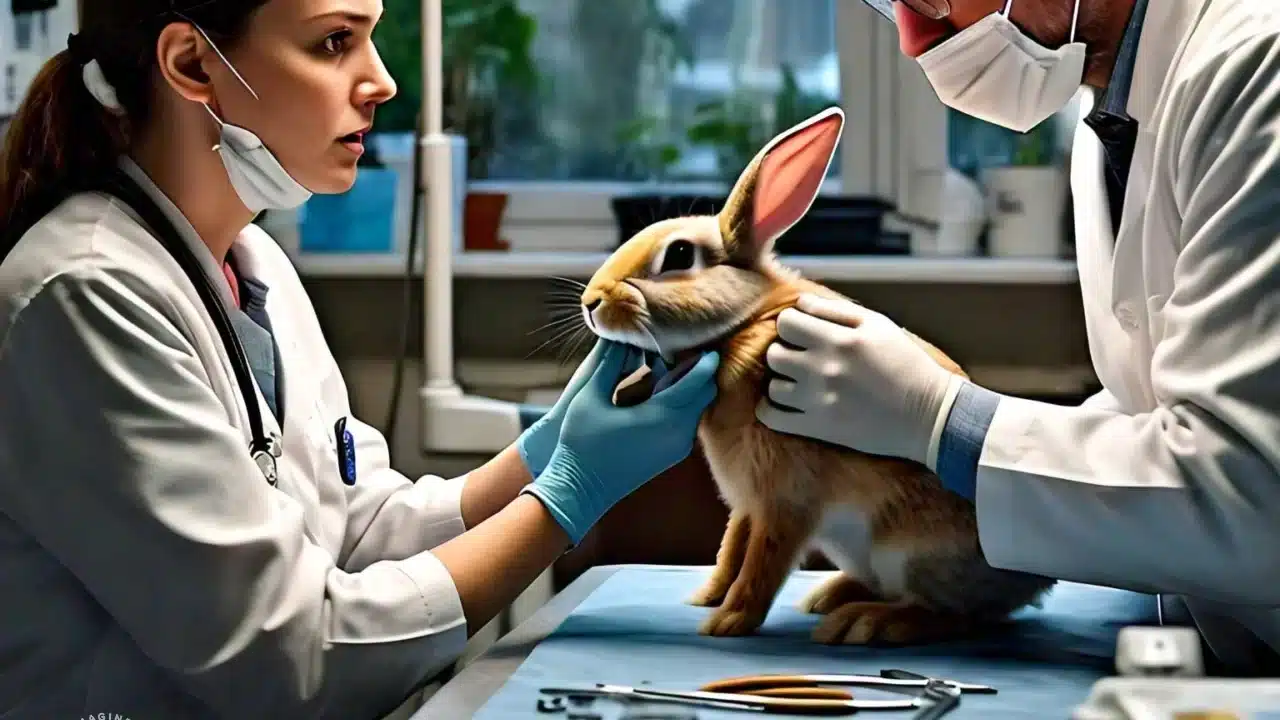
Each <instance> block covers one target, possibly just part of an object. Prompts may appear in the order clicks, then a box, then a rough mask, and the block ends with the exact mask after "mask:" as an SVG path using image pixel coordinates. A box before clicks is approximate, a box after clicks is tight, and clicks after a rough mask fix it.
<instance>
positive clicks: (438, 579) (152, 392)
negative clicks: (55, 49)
mask: <svg viewBox="0 0 1280 720" xmlns="http://www.w3.org/2000/svg"><path fill="white" fill-rule="evenodd" d="M126 167H127V169H129V170H130V172H132V173H133V174H134V176H135V177H137V178H138V179H139V180H140V181H142V182H143V184H144V187H145V188H146V189H147V190H148V191H149V192H152V194H153V195H156V196H157V197H159V198H160V200H161V202H162V205H163V207H164V209H165V210H166V211H167V212H169V214H170V216H171V217H172V218H174V221H175V223H176V224H178V226H179V228H180V230H182V231H183V233H184V235H185V237H186V240H187V242H188V243H189V244H190V245H191V247H192V248H193V249H194V250H196V251H197V253H198V255H199V256H200V257H201V258H202V259H203V260H204V261H205V263H204V264H205V266H206V271H207V272H208V273H209V275H210V277H212V278H213V279H214V280H215V284H216V285H217V286H218V287H220V288H223V293H222V298H223V300H224V302H226V303H228V306H231V304H232V298H231V295H230V290H229V288H228V286H227V283H226V281H225V279H224V278H223V276H222V274H221V272H220V271H219V268H218V267H217V266H216V264H215V262H214V260H213V257H212V255H211V254H210V253H209V251H208V249H207V248H206V247H205V246H204V245H203V244H202V243H201V242H200V241H199V240H198V239H197V238H196V236H195V234H194V231H193V230H192V229H191V227H190V225H189V224H188V223H187V222H186V221H185V219H183V218H182V217H181V215H179V214H178V211H177V209H176V208H175V207H174V206H173V205H172V204H171V203H169V202H168V201H167V199H164V198H163V196H159V195H158V190H156V189H155V186H154V185H152V184H151V183H150V181H149V180H147V179H146V176H145V175H143V174H141V171H140V170H139V169H137V166H136V165H132V164H127V165H126ZM233 252H234V253H235V255H236V258H237V260H238V261H239V267H240V272H241V273H242V274H243V275H246V276H251V277H257V278H259V279H261V280H262V281H263V282H264V283H266V284H267V285H268V286H269V288H270V291H269V294H268V297H267V312H268V313H269V315H270V317H271V319H272V323H273V325H274V329H275V332H276V336H277V338H278V342H279V344H280V354H281V358H282V363H281V364H282V366H283V370H282V372H283V375H284V384H285V389H284V402H285V408H284V412H285V416H284V417H285V427H284V431H283V444H284V451H283V456H282V457H281V458H280V464H279V467H280V481H279V486H278V488H273V487H271V486H270V485H268V484H267V482H266V481H265V480H264V478H263V475H262V474H261V473H260V472H259V470H258V468H257V467H256V466H255V465H254V463H253V461H252V460H251V459H250V457H249V454H248V451H247V447H248V445H247V443H248V439H249V431H248V420H247V415H246V414H245V412H244V410H243V407H244V406H243V405H242V404H241V398H240V395H239V393H238V392H237V385H236V382H235V380H234V375H233V373H232V370H231V365H230V362H229V360H228V355H227V353H226V351H225V349H224V348H223V345H222V343H221V341H220V339H219V335H218V334H217V331H216V326H215V325H214V324H213V322H212V320H211V317H210V315H209V314H208V312H207V311H206V309H205V307H204V305H202V304H201V302H200V299H199V296H197V295H196V292H195V289H194V286H193V284H192V283H191V282H190V280H188V278H187V277H186V276H185V275H184V274H183V273H182V271H181V270H180V269H179V266H178V265H177V264H176V262H175V261H174V260H173V259H172V258H171V257H170V256H169V255H168V254H167V253H166V252H165V250H164V249H163V248H162V247H161V245H160V244H159V243H158V242H157V241H156V240H155V239H154V238H153V237H152V236H151V235H150V234H149V233H148V232H147V231H145V230H144V229H143V228H142V226H141V225H140V224H139V222H138V220H137V219H136V216H134V215H133V214H132V213H131V211H130V210H127V209H126V208H125V207H124V206H123V205H122V204H121V203H120V202H119V201H116V200H111V199H107V198H106V197H104V196H101V195H93V194H85V195H80V196H77V197H74V198H72V199H70V200H68V201H66V202H65V203H63V204H62V205H61V206H60V207H58V208H57V209H56V210H55V211H53V212H52V213H51V214H50V215H48V216H47V217H45V218H44V219H43V220H42V221H41V222H40V223H39V224H38V225H36V226H35V227H34V228H33V229H32V230H30V231H29V232H28V233H27V234H26V235H25V236H24V238H23V239H22V241H21V242H20V243H19V245H18V247H17V248H16V249H15V250H14V251H13V252H12V253H11V255H10V256H9V257H8V259H7V260H6V261H5V262H4V264H3V265H0V427H2V428H4V432H2V433H0V617H3V618H4V620H3V622H0V658H4V661H3V663H0V665H2V666H3V672H0V717H2V718H5V720H10V719H11V718H39V719H48V718H79V717H98V715H97V713H105V714H106V716H107V717H123V718H132V719H133V720H147V719H150V718H213V717H219V718H295V717H298V718H301V717H306V718H319V717H333V718H344V719H347V718H353V719H354V718H370V717H378V716H380V715H382V714H385V713H386V712H389V711H390V710H392V709H394V707H395V706H396V705H397V704H399V702H400V701H401V700H402V699H404V698H406V697H408V696H409V695H410V694H412V692H414V691H415V689H416V687H417V686H418V685H419V684H420V683H422V682H423V681H424V680H425V679H427V678H428V677H429V676H431V675H433V674H434V673H436V672H437V671H439V670H441V669H443V668H444V667H446V666H447V665H448V664H449V663H451V662H452V661H453V660H454V659H456V658H457V657H458V656H459V654H460V653H461V651H462V650H463V648H464V645H465V643H466V629H465V628H466V622H465V620H464V617H463V612H462V606H461V603H460V600H459V598H458V594H457V590H456V589H455V587H454V585H453V581H452V579H451V578H450V576H449V574H448V573H447V572H446V571H445V568H444V566H443V565H441V563H440V562H439V560H437V559H436V557H435V556H434V555H432V554H431V553H430V552H429V550H430V549H431V548H433V547H435V546H437V545H438V544H440V543H442V542H444V541H446V540H448V539H450V538H452V537H454V536H456V535H458V534H459V533H461V532H462V531H463V530H464V527H463V522H462V517H461V511H460V506H459V502H460V491H461V488H462V485H463V482H464V479H462V478H458V479H452V480H444V479H441V478H437V477H425V478H422V479H420V480H418V481H417V482H410V481H409V480H408V479H406V478H405V477H404V476H403V475H401V474H399V473H398V472H396V471H395V470H393V469H391V467H390V466H389V465H388V451H387V445H386V443H385V442H384V440H383V438H382V437H381V436H380V435H379V433H378V432H377V431H375V430H374V429H373V428H371V427H369V426H367V425H364V424H362V423H360V422H359V421H356V420H355V419H351V420H350V421H349V422H348V425H347V427H348V429H350V430H351V432H352V433H353V434H354V436H355V440H356V444H357V448H358V450H357V462H358V466H359V474H358V479H357V482H356V483H355V485H354V486H353V487H348V486H347V485H345V484H344V483H343V482H342V480H341V479H340V476H339V474H338V470H337V457H336V443H335V438H334V423H335V422H336V421H337V419H338V418H339V417H342V416H349V415H350V414H351V410H350V408H349V406H348V401H347V390H346V387H345V385H344V383H343V378H342V374H341V373H340V372H339V370H338V367H337V365H336V364H335V362H334V358H333V356H332V355H331V354H330V351H329V349H328V347H327V346H326V343H325V340H324V338H323V336H322V334H321V330H320V326H319V324H318V323H317V320H316V316H315V312H314V310H313V308H312V306H311V303H310V302H309V300H308V298H307V295H306V294H305V292H304V291H303V287H302V285H301V283H300V282H299V279H298V276H297V274H296V273H295V272H294V270H293V268H292V267H291V265H290V263H289V261H288V259H287V257H286V256H285V254H284V253H283V252H282V251H281V250H280V249H279V248H278V247H277V246H276V244H275V243H274V242H273V241H272V239H271V238H270V237H269V236H268V235H266V233H264V232H263V231H262V230H261V229H259V228H258V227H256V226H250V227H248V228H246V229H245V230H244V232H243V233H242V234H241V235H240V237H239V239H238V241H237V242H236V245H235V247H234V248H233ZM253 401H254V402H258V403H259V405H260V406H261V407H262V415H263V420H264V422H265V423H266V425H267V429H268V431H273V430H275V431H278V430H279V426H278V425H277V423H276V420H275V417H274V416H273V415H272V413H271V411H270V409H269V408H268V406H267V405H266V404H265V403H264V402H263V400H262V396H261V395H260V394H259V395H258V396H257V397H255V398H253Z"/></svg>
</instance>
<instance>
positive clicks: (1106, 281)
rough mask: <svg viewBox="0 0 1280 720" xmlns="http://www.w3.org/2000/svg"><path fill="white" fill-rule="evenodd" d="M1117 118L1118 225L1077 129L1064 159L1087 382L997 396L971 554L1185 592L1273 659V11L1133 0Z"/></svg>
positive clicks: (1230, 645) (1277, 147)
mask: <svg viewBox="0 0 1280 720" xmlns="http://www.w3.org/2000/svg"><path fill="white" fill-rule="evenodd" d="M1090 105H1091V102H1089V103H1086V107H1085V108H1084V110H1085V112H1086V113H1087V111H1088V109H1089V106H1090ZM1128 111H1129V113H1130V115H1132V116H1133V117H1134V118H1135V119H1137V120H1138V122H1139V123H1140V127H1141V132H1140V137H1139V139H1138V142H1137V147H1136V152H1135V155H1134V160H1133V168H1132V174H1131V176H1130V180H1129V184H1128V189H1127V194H1126V197H1125V205H1124V216H1123V219H1122V225H1121V227H1120V229H1119V232H1118V234H1117V233H1113V230H1112V228H1111V220H1110V214H1109V212H1108V210H1107V207H1108V205H1107V198H1106V190H1105V185H1104V182H1103V176H1102V169H1103V155H1102V152H1101V146H1100V144H1099V142H1098V138H1097V136H1096V135H1095V134H1094V132H1093V131H1092V130H1091V129H1090V128H1089V127H1088V126H1086V125H1084V124H1083V123H1082V124H1081V125H1080V126H1079V128H1078V130H1077V134H1076V138H1075V143H1074V150H1073V153H1072V175H1073V177H1072V191H1073V197H1074V201H1075V223H1076V233H1077V237H1076V243H1077V255H1078V264H1079V270H1080V285H1081V290H1082V293H1083V296H1084V312H1085V319H1086V328H1087V331H1088V339H1089V348H1090V351H1091V354H1092V356H1093V361H1094V367H1095V369H1096V372H1097V374H1098V377H1099V378H1100V379H1101V381H1102V384H1103V385H1104V386H1105V390H1104V391H1103V392H1102V393H1100V394H1099V395H1098V396H1097V397H1094V398H1092V399H1091V400H1090V401H1089V402H1087V403H1085V405H1084V407H1081V408H1058V407H1053V406H1047V405H1042V404H1039V403H1035V402H1029V401H1024V400H1014V399H1009V400H1004V401H1002V402H1001V404H1000V407H999V409H998V410H997V412H996V414H995V418H994V420H993V422H992V424H991V427H990V431H989V434H988V436H987V440H986V443H985V445H984V448H983V451H982V454H981V457H980V461H979V472H978V481H977V507H978V513H979V527H980V535H981V541H982V547H983V549H984V551H985V553H986V556H987V557H988V558H989V560H990V561H991V562H992V563H994V564H995V565H997V566H999V567H1003V568H1009V569H1017V570H1026V571H1033V572H1037V573H1043V574H1046V575H1050V576H1054V577H1059V578H1063V579H1069V580H1075V581H1081V582H1086V583H1097V584H1101V585H1108V586H1116V587H1122V588H1131V589H1135V590H1139V591H1148V592H1164V593H1170V594H1173V595H1175V596H1178V595H1180V596H1183V598H1184V599H1185V600H1186V603H1187V606H1188V608H1189V609H1190V611H1191V612H1192V614H1193V615H1194V617H1195V620H1196V621H1197V624H1199V626H1200V628H1201V630H1202V632H1203V633H1204V635H1205V636H1206V639H1207V641H1208V643H1209V644H1210V645H1211V646H1212V647H1213V649H1214V650H1215V651H1217V652H1219V653H1221V654H1222V655H1223V656H1224V660H1225V661H1226V662H1228V663H1234V664H1238V665H1241V666H1243V665H1247V664H1248V662H1249V659H1248V658H1247V657H1245V655H1244V652H1245V647H1246V643H1245V641H1248V640H1251V638H1250V637H1249V636H1250V635H1253V636H1254V637H1256V639H1257V640H1261V641H1263V642H1264V643H1266V644H1268V645H1270V647H1271V648H1274V649H1276V650H1280V609H1278V608H1280V6H1278V5H1276V4H1275V3H1271V2H1258V0H1152V2H1150V4H1149V7H1148V10H1147V17H1146V22H1145V25H1144V29H1143V31H1142V37H1141V42H1140V45H1139V50H1138V57H1137V64H1136V68H1135V74H1134V79H1133V86H1132V93H1131V96H1130V100H1129V105H1128Z"/></svg>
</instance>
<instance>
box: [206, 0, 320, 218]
mask: <svg viewBox="0 0 1280 720" xmlns="http://www.w3.org/2000/svg"><path fill="white" fill-rule="evenodd" d="M196 30H199V31H200V34H201V35H204V39H205V41H206V42H208V43H209V47H211V48H213V51H214V52H215V53H217V54H218V58H219V59H221V60H222V62H223V63H225V64H226V66H227V68H228V69H229V70H231V74H232V75H235V76H236V79H237V80H239V81H240V84H241V85H244V87H245V89H246V90H248V91H249V94H250V95H252V96H253V99H254V100H257V99H258V94H257V93H256V92H254V91H253V88H251V87H249V83H248V82H245V79H244V78H243V77H241V76H240V73H239V72H237V71H236V69H235V67H234V66H233V65H232V64H231V62H230V61H229V60H227V57H226V56H225V55H223V54H222V51H221V50H219V49H218V46H217V45H215V44H214V42H213V40H211V39H210V38H209V36H208V35H207V34H206V33H205V31H204V30H202V29H201V28H200V27H199V26H198V25H197V26H196ZM204 109H205V110H206V111H208V113H209V117H211V118H213V121H214V122H215V123H217V124H218V133H219V137H218V144H217V145H215V146H214V148H213V149H214V150H215V151H217V153H218V156H219V157H221V158H222V165H223V167H225V168H226V169H227V175H228V176H230V178H231V186H232V187H234V188H235V190H236V194H237V195H239V196H240V201H241V202H243V203H244V205H245V207H247V208H248V209H249V211H250V212H253V213H259V212H262V211H263V210H292V209H294V208H296V207H298V206H300V205H302V204H303V203H305V202H306V201H307V200H309V199H310V198H311V191H310V190H307V189H306V188H305V187H303V186H302V184H301V183H299V182H298V181H297V180H294V179H293V176H292V175H290V174H289V173H288V171H286V170H285V169H284V166H282V165H281V164H280V161H279V160H277V159H276V156H275V155H273V154H272V153H271V151H270V150H269V149H267V146H266V145H265V144H263V142H262V140H261V139H260V138H259V137H258V136H257V135H255V134H253V133H252V132H250V131H249V130H246V129H245V128H242V127H239V126H238V125H232V124H231V123H229V122H226V121H224V120H223V119H222V118H220V117H218V115H217V114H216V113H214V112H213V108H211V107H209V105H208V104H205V106H204Z"/></svg>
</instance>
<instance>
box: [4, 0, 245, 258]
mask: <svg viewBox="0 0 1280 720" xmlns="http://www.w3.org/2000/svg"><path fill="white" fill-rule="evenodd" d="M268 1H269V0H91V1H88V2H86V0H80V2H79V8H78V10H79V17H80V29H79V32H77V33H76V34H75V35H74V36H73V37H72V38H71V39H70V42H69V43H68V45H69V47H68V49H67V50H64V51H62V52H59V53H58V54H56V55H54V56H53V57H52V58H50V59H49V60H48V61H47V62H46V63H45V64H44V67H42V68H41V69H40V71H39V72H38V73H37V74H36V77H35V79H34V80H33V81H32V83H31V87H30V89H28V91H27V94H26V97H24V98H23V101H22V104H21V106H20V107H19V108H18V111H17V113H15V114H14V116H13V119H12V121H11V122H10V123H9V128H8V132H7V133H6V136H5V139H4V145H3V148H0V257H3V256H4V254H6V253H8V251H9V250H10V249H11V248H12V245H13V244H14V243H16V242H17V241H18V239H19V238H20V237H21V236H22V235H23V233H25V232H26V231H27V230H28V229H29V228H30V227H31V226H32V225H34V224H35V223H36V222H37V221H38V220H39V219H40V218H41V217H43V216H44V215H46V214H47V213H49V212H50V211H51V210H53V209H54V208H55V207H57V206H58V204H59V203H61V202H62V201H63V200H65V199H66V198H67V197H69V196H70V195H72V194H74V193H76V192H78V191H80V190H83V189H86V188H89V187H91V186H92V184H93V183H94V181H95V180H96V179H97V178H99V177H101V176H102V175H103V174H105V173H109V172H112V171H113V170H114V168H115V165H116V159H117V158H118V157H119V156H120V155H121V154H122V153H125V152H127V151H128V149H129V142H130V135H131V131H132V130H133V129H140V128H145V127H147V123H148V121H149V120H150V116H151V109H152V108H151V102H152V97H153V90H154V88H155V83H156V79H157V78H158V77H159V76H158V73H157V65H156V42H157V40H158V39H159V37H160V31H161V30H163V29H164V28H165V27H166V26H167V25H169V24H170V23H173V22H191V23H194V24H196V25H199V26H200V29H202V30H204V31H205V33H206V34H208V36H209V37H210V38H211V39H212V40H213V41H214V42H216V43H218V46H219V48H220V49H222V50H224V51H226V50H228V49H229V48H231V47H234V45H235V43H236V41H237V40H238V39H239V38H240V36H241V35H243V33H244V31H245V29H246V28H247V27H248V24H249V20H250V18H251V17H252V16H253V14H254V12H255V11H256V10H257V9H258V8H259V7H261V6H262V5H265V4H266V3H267V2H268ZM90 60H94V61H97V63H98V65H99V66H100V67H101V69H102V75H103V77H105V78H106V80H107V82H108V83H110V84H111V86H112V88H114V90H115V93H116V97H117V99H118V100H119V102H120V105H121V106H123V108H124V113H123V115H121V116H117V115H115V114H113V113H111V112H109V111H108V110H107V109H106V108H104V107H103V106H102V105H101V104H100V103H99V102H98V101H97V100H96V99H94V97H93V95H91V94H90V93H89V90H88V88H87V87H86V86H85V84H84V79H83V72H84V66H85V64H86V63H88V62H89V61H90Z"/></svg>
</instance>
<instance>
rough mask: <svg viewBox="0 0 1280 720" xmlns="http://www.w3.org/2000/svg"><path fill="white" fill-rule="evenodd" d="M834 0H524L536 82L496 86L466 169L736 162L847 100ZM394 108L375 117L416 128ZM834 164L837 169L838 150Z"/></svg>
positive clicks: (706, 170) (397, 64)
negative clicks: (481, 144)
mask: <svg viewBox="0 0 1280 720" xmlns="http://www.w3.org/2000/svg"><path fill="white" fill-rule="evenodd" d="M838 1H839V0H517V5H518V9H519V11H520V12H523V13H524V14H526V16H527V17H528V18H529V19H530V20H532V21H533V24H534V26H535V28H536V29H535V32H534V34H533V38H532V43H531V47H530V52H529V59H530V61H531V66H532V69H533V70H534V72H535V73H536V75H537V78H538V84H537V87H536V89H532V90H526V89H525V86H522V85H521V86H513V87H504V88H501V89H500V90H499V91H498V93H497V95H498V96H499V97H500V98H501V100H500V101H499V103H498V106H497V107H496V108H495V112H494V117H493V124H492V135H491V139H489V140H488V142H487V143H486V145H491V148H490V149H489V152H488V153H486V161H485V162H479V163H477V162H473V163H472V165H471V167H470V168H469V177H471V178H472V179H473V180H492V181H502V182H522V181H537V182H541V183H546V182H597V183H598V182H600V181H612V182H646V181H668V182H669V181H676V182H679V181H693V182H700V181H712V182H714V181H717V180H721V179H723V178H724V177H726V176H729V175H736V174H737V172H738V171H739V170H741V168H742V166H743V165H745V163H746V161H747V160H749V159H750V156H751V155H753V154H754V153H755V151H756V150H757V149H758V148H759V146H760V144H762V143H763V142H764V141H765V140H767V139H768V138H769V137H771V136H772V135H773V134H774V133H775V132H776V131H777V130H780V129H782V128H784V127H787V126H789V125H790V124H792V123H794V122H798V121H799V120H802V119H804V118H805V117H807V116H808V115H810V114H812V113H813V112H815V111H816V110H818V109H820V108H822V107H826V106H829V105H832V104H836V103H838V102H839V100H838V98H839V95H840V78H839V71H838V66H839V63H838V61H837V53H836V41H835V30H834V26H835V12H836V11H835V7H836V3H837V2H838ZM406 2H407V3H408V4H411V5H412V6H413V8H398V9H397V10H396V11H395V12H396V16H397V22H399V21H400V19H401V18H403V19H404V21H405V22H406V23H407V24H408V26H410V27H416V24H417V14H416V13H417V11H416V7H417V5H418V2H417V0H388V2H387V7H388V13H391V8H392V6H393V5H395V4H397V3H406ZM451 4H461V2H457V3H452V2H449V1H446V3H445V5H446V12H448V8H449V6H450V5H451ZM473 4H474V3H473ZM481 4H486V3H481ZM386 24H387V23H386V21H384V23H383V25H386ZM448 27H449V24H448V22H446V29H448ZM403 32H406V31H405V30H403V29H397V30H396V31H395V32H388V33H384V37H383V38H382V39H381V44H382V46H383V48H384V50H383V54H384V59H386V61H387V63H388V66H389V67H390V69H391V71H392V73H393V74H394V75H395V76H396V77H397V78H400V79H401V92H402V93H405V91H406V90H408V91H409V93H406V94H405V97H403V98H401V99H400V100H398V101H397V102H401V101H403V105H404V107H416V105H417V88H416V87H406V85H407V84H409V83H414V84H416V83H417V82H418V80H417V79H418V78H419V77H420V74H419V73H420V71H419V70H418V69H417V68H416V67H411V66H412V65H414V64H416V63H417V62H418V57H417V53H416V47H415V48H414V49H413V51H412V52H404V51H403V47H404V46H403V45H401V47H400V48H393V45H395V44H397V43H403V40H404V38H402V37H396V36H397V35H399V34H400V33H403ZM413 34H416V32H414V33H413ZM414 42H415V44H416V38H414ZM494 44H495V45H496V46H499V47H501V43H500V42H498V43H494ZM388 110H389V111H390V112H389V113H388V115H389V117H388V118H387V122H386V124H381V123H380V126H381V127H380V129H395V130H409V129H411V128H412V122H413V119H412V118H411V117H408V116H407V114H406V113H405V112H403V108H400V109H393V108H388ZM393 126H394V127H393ZM482 137H483V136H482V135H480V134H473V135H472V136H471V139H472V140H473V141H475V140H479V139H481V138H482ZM744 156H745V157H744ZM833 168H834V172H833V174H838V169H839V163H833Z"/></svg>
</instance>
